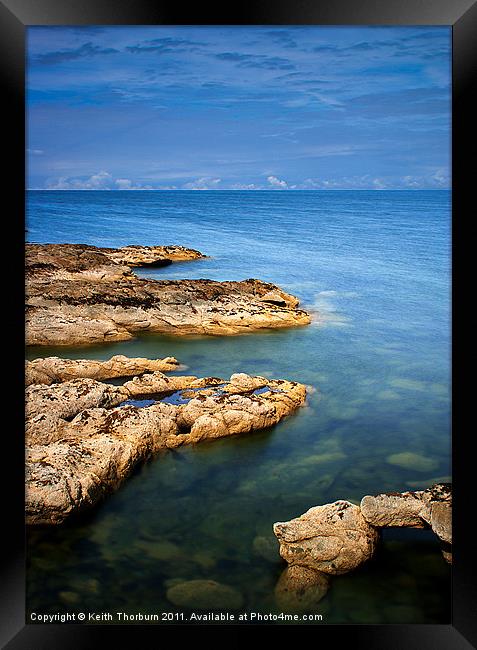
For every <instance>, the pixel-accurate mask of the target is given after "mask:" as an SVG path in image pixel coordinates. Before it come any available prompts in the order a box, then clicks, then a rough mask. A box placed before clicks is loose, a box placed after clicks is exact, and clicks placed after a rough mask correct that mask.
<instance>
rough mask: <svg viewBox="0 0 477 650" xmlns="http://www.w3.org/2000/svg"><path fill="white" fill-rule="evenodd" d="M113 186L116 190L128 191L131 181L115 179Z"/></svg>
mask: <svg viewBox="0 0 477 650" xmlns="http://www.w3.org/2000/svg"><path fill="white" fill-rule="evenodd" d="M114 184H115V185H116V186H117V188H118V190H130V189H131V187H132V181H131V180H129V178H117V179H116V180H115V181H114Z"/></svg>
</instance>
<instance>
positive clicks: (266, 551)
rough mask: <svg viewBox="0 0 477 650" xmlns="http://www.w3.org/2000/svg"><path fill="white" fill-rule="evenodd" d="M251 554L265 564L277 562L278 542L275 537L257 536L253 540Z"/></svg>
mask: <svg viewBox="0 0 477 650" xmlns="http://www.w3.org/2000/svg"><path fill="white" fill-rule="evenodd" d="M252 546H253V552H254V553H255V554H256V555H259V556H260V557H261V558H263V559H264V560H267V562H273V563H275V562H277V560H278V558H279V554H278V548H279V547H278V542H277V540H276V538H275V537H265V536H264V535H257V537H255V538H254V540H253V543H252Z"/></svg>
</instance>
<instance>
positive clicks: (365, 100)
mask: <svg viewBox="0 0 477 650" xmlns="http://www.w3.org/2000/svg"><path fill="white" fill-rule="evenodd" d="M27 32H28V36H27V39H28V40H27V42H28V60H27V147H28V148H27V186H28V187H29V188H34V189H78V190H82V189H96V190H134V189H157V190H169V189H172V190H178V189H197V190H201V189H216V190H221V189H222V190H223V189H249V190H254V189H269V190H280V191H286V190H306V189H331V190H332V189H376V190H379V189H446V188H449V187H450V135H451V122H450V119H451V117H450V115H451V113H450V110H451V103H450V102H451V86H450V84H451V28H450V27H384V26H376V27H366V26H357V27H328V26H293V27H288V26H263V27H258V26H257V27H256V26H246V27H240V26H239V27H234V26H204V27H203V26H189V27H187V26H184V27H181V26H179V27H176V26H137V27H135V26H111V27H109V26H108V27H99V26H98V27H95V26H85V27H80V26H74V27H28V28H27Z"/></svg>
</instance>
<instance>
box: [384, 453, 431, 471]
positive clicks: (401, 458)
mask: <svg viewBox="0 0 477 650" xmlns="http://www.w3.org/2000/svg"><path fill="white" fill-rule="evenodd" d="M386 461H387V462H388V463H389V464H390V465H396V466H397V467H402V468H403V469H412V470H415V471H417V472H432V471H433V470H435V469H436V468H437V467H438V465H439V463H438V462H437V461H436V460H434V459H433V458H428V457H427V456H422V455H421V454H415V453H414V452H412V451H403V452H401V453H399V454H391V455H390V456H388V457H387V458H386Z"/></svg>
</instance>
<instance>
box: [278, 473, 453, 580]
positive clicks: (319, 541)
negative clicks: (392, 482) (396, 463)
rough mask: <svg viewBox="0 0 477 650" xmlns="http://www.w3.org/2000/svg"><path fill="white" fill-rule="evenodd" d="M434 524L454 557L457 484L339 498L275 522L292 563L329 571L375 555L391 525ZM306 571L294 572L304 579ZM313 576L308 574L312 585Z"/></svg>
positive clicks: (446, 554) (447, 554) (449, 559)
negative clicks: (354, 501) (454, 491)
mask: <svg viewBox="0 0 477 650" xmlns="http://www.w3.org/2000/svg"><path fill="white" fill-rule="evenodd" d="M402 526H404V527H411V528H428V527H430V528H432V530H433V531H434V533H435V534H436V535H437V536H438V538H439V539H440V540H441V542H442V543H443V545H444V546H443V549H442V553H443V556H444V559H445V560H446V561H447V562H450V563H451V562H452V548H451V544H452V486H451V484H449V483H441V484H436V485H433V486H432V487H430V488H428V489H427V490H422V491H417V492H391V493H387V494H378V495H377V496H365V497H363V499H362V500H361V504H360V506H356V505H353V504H352V503H350V502H349V501H335V502H334V503H328V504H326V505H323V506H316V507H314V508H310V510H308V511H307V512H305V513H304V514H303V515H301V517H298V518H296V519H292V520H290V521H287V522H278V523H276V524H274V525H273V531H274V533H275V535H276V537H277V538H278V541H279V543H280V555H281V556H282V558H284V559H285V560H286V561H287V562H288V564H289V565H290V566H289V568H292V567H306V568H308V569H310V570H314V571H321V572H323V573H329V574H336V575H338V574H341V573H346V572H348V571H352V570H353V569H356V568H357V567H359V566H360V565H361V564H363V563H364V562H366V561H367V560H369V559H370V558H371V557H372V556H373V554H374V551H375V549H376V545H377V543H378V541H379V531H380V529H382V528H385V527H402ZM300 575H301V574H300V572H298V573H297V574H296V576H295V578H294V582H297V581H298V582H299V578H300ZM306 582H307V580H305V586H306Z"/></svg>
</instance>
